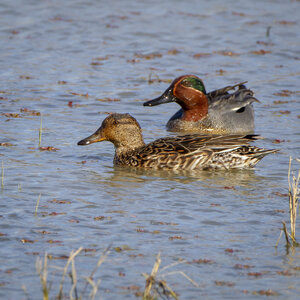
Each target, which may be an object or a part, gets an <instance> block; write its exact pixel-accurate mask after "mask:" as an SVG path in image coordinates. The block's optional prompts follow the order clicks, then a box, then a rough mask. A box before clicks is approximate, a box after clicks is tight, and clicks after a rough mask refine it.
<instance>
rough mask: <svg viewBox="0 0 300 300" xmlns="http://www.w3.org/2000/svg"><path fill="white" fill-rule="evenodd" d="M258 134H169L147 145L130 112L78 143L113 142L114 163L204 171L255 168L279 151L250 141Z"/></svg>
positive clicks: (106, 121)
mask: <svg viewBox="0 0 300 300" xmlns="http://www.w3.org/2000/svg"><path fill="white" fill-rule="evenodd" d="M256 137H257V136H255V135H246V136H243V135H235V136H234V135H231V136H213V135H183V136H178V137H165V138H160V139H158V140H155V141H154V142H151V143H150V144H148V145H145V143H144V140H143V136H142V130H141V127H140V125H139V123H138V122H137V121H136V119H135V118H133V117H132V116H131V115H129V114H116V113H115V114H111V115H109V116H108V117H106V118H105V119H104V121H103V122H102V125H101V127H100V128H99V129H98V130H97V131H96V132H95V133H94V134H92V135H91V136H89V137H87V138H85V139H83V140H81V141H80V142H78V145H89V144H92V143H96V142H101V141H110V142H112V143H113V144H114V146H115V150H116V152H115V157H114V164H115V165H116V166H132V167H138V168H152V169H165V170H170V169H171V170H177V169H184V170H203V169H231V168H248V167H253V166H254V165H255V164H256V163H258V162H259V161H260V160H261V159H262V158H263V157H264V156H265V155H267V154H269V153H272V152H276V151H277V150H266V149H260V148H258V147H255V146H250V145H249V144H248V143H249V142H251V141H253V140H255V139H256Z"/></svg>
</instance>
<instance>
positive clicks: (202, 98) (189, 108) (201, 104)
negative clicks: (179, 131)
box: [181, 94, 208, 122]
mask: <svg viewBox="0 0 300 300" xmlns="http://www.w3.org/2000/svg"><path fill="white" fill-rule="evenodd" d="M195 97H197V99H195V101H189V102H188V103H187V102H186V103H183V104H182V105H181V107H182V109H183V115H182V118H181V119H182V120H183V121H188V122H197V121H199V120H202V119H204V118H205V117H206V116H207V114H208V100H207V97H206V95H204V94H198V95H195Z"/></svg>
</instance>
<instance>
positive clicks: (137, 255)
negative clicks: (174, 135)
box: [0, 0, 300, 299]
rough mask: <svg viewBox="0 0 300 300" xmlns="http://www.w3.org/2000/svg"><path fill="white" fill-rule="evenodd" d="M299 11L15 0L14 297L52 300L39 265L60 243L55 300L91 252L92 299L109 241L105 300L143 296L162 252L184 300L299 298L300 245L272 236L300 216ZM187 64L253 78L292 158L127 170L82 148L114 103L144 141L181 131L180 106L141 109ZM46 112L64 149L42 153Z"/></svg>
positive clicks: (8, 277)
mask: <svg viewBox="0 0 300 300" xmlns="http://www.w3.org/2000/svg"><path fill="white" fill-rule="evenodd" d="M298 11H299V1H270V0H265V1H247V2H246V1H240V2H238V3H236V2H235V1H226V2H224V1H210V2H209V3H208V2H206V1H188V2H187V1H170V0H168V1H164V2H163V3H161V1H156V0H153V1H129V0H127V1H122V2H121V1H109V2H108V1H63V2H62V1H56V0H53V1H42V2H41V1H34V0H32V1H26V2H25V1H13V2H12V1H2V2H1V4H0V26H1V27H0V28H1V30H0V39H1V45H0V64H1V75H0V76H1V77H0V78H1V88H0V92H1V94H0V97H1V98H0V104H1V115H0V119H1V126H0V132H1V140H0V142H1V143H3V142H7V143H11V144H12V145H11V146H1V147H0V151H1V152H0V159H1V161H2V162H3V167H4V188H3V189H2V191H1V201H0V206H1V211H0V233H1V236H0V241H1V247H0V297H1V298H2V299H26V298H28V299H41V298H42V291H41V283H40V280H39V277H38V275H37V274H36V270H35V262H36V259H37V257H41V258H43V257H44V254H45V253H48V255H50V258H52V259H49V260H48V282H52V287H51V292H50V295H51V299H54V297H55V295H57V293H58V287H59V283H60V281H61V276H62V272H63V271H62V269H57V267H60V268H63V267H64V266H65V264H66V262H67V260H66V259H65V256H68V255H69V254H70V252H71V251H72V250H76V249H78V248H79V247H83V248H84V249H85V251H83V252H81V254H79V255H78V256H77V257H76V270H77V276H78V291H79V294H80V293H81V292H82V290H83V288H84V285H85V280H84V276H89V275H90V274H91V272H92V270H93V269H94V267H95V266H96V264H97V261H98V259H99V257H100V256H101V254H102V253H103V251H104V250H105V249H106V248H107V247H110V253H109V254H108V256H107V258H106V260H105V261H104V263H103V264H102V265H101V266H100V268H99V269H98V270H97V272H96V275H95V276H94V279H95V281H97V280H98V279H101V283H100V285H99V291H98V293H97V297H98V298H99V297H100V299H135V298H136V296H135V293H136V292H139V291H140V292H142V291H143V289H144V286H145V279H144V277H143V276H142V275H141V274H142V273H148V274H149V273H150V272H151V270H152V267H153V264H154V262H155V258H156V256H157V254H158V253H159V252H160V253H161V259H162V263H161V266H160V271H159V274H160V275H161V276H162V275H166V276H165V277H160V278H164V279H165V280H166V281H167V283H168V284H169V285H170V286H171V287H172V288H173V289H174V290H175V292H176V293H178V295H179V298H180V299H199V298H204V299H241V298H243V299H251V298H253V297H256V296H255V295H257V294H259V293H262V294H263V293H264V292H266V291H268V290H270V291H269V292H270V293H271V294H272V293H274V294H276V295H278V296H277V297H276V298H279V299H297V298H298V295H299V292H300V289H299V276H300V273H299V268H298V267H299V266H300V252H299V249H294V250H289V251H287V249H286V248H285V242H284V239H283V238H282V239H281V241H280V243H279V246H278V248H277V249H276V248H275V247H274V246H275V244H276V241H277V238H278V236H279V233H280V228H281V227H282V224H281V222H282V221H286V222H288V221H289V211H288V199H287V197H286V196H284V194H286V193H287V191H288V183H287V173H288V160H289V157H290V156H292V157H294V158H297V157H298V158H299V157H300V151H299V150H300V146H299V145H300V134H299V128H300V127H299V125H300V118H299V114H300V113H299V111H300V110H299V107H300V105H299V58H300V53H299V49H300V45H299V30H298V28H299V22H300V20H299V13H298ZM268 26H271V29H270V32H269V36H267V28H268ZM174 49H176V50H177V51H174ZM261 49H262V50H263V51H267V52H253V51H260V50H261ZM153 53H155V54H159V56H158V57H155V58H152V59H146V57H143V56H142V57H141V55H148V54H153ZM199 53H200V54H208V55H204V56H203V55H202V56H201V55H200V58H197V57H194V56H195V54H199ZM230 54H231V55H230ZM196 56H197V55H196ZM198 56H199V55H198ZM150 58H151V56H150ZM186 73H191V74H196V75H198V76H199V77H201V78H202V79H203V80H204V82H205V83H206V88H207V90H213V89H216V88H220V87H223V86H226V85H229V84H233V83H237V82H241V81H245V80H248V87H249V88H251V89H253V90H254V91H255V93H256V97H257V98H258V99H260V101H261V103H260V104H257V103H255V114H256V132H257V133H259V134H261V135H263V136H264V137H266V139H265V140H263V141H259V142H257V143H256V144H257V145H259V146H261V147H266V148H278V149H280V153H279V154H276V155H269V156H267V157H265V158H264V160H263V161H262V162H261V163H260V164H259V165H257V167H256V168H255V169H254V170H244V171H230V172H199V173H172V172H152V171H151V172H149V171H135V170H128V169H122V168H121V169H119V168H114V167H113V164H112V159H113V147H112V144H109V143H101V144H94V145H91V146H87V147H78V146H77V145H76V144H77V142H78V141H79V140H80V139H82V138H84V137H86V136H88V135H89V134H91V133H92V132H94V130H95V129H97V128H98V126H99V125H100V123H101V121H102V120H103V119H104V117H105V116H106V115H105V113H106V112H122V113H125V112H129V113H131V114H132V115H133V116H134V117H136V118H137V119H138V121H139V122H140V124H141V126H142V128H144V130H143V133H144V136H145V140H146V142H149V141H151V140H153V139H155V138H158V137H161V136H166V135H169V134H170V133H168V132H167V131H166V130H165V124H166V122H167V120H168V119H169V118H170V116H171V115H173V113H174V112H175V111H177V109H178V107H177V106H176V104H168V105H162V106H159V107H153V108H147V107H143V106H142V103H143V102H144V101H145V100H148V99H151V98H154V97H156V96H158V95H160V94H161V93H162V92H163V91H164V90H165V89H166V87H167V86H168V83H166V82H160V83H159V82H154V83H153V84H149V83H148V78H149V76H151V78H153V79H156V78H157V76H158V77H159V78H161V79H170V80H172V79H174V78H175V77H176V76H179V75H182V74H186ZM284 90H286V91H284ZM283 91H284V92H283ZM112 99H116V101H111V100H112ZM274 101H279V102H274ZM24 108H26V109H28V110H29V112H28V111H27V112H26V111H25V112H21V111H20V110H21V109H24ZM32 110H34V111H37V112H40V113H41V114H42V127H43V131H42V140H41V146H42V147H48V146H51V147H55V148H57V149H58V150H57V151H40V150H39V149H38V143H39V137H38V132H39V128H40V121H41V120H40V119H41V117H40V116H36V115H34V113H33V112H32ZM12 113H13V114H18V116H17V117H16V116H13V115H10V114H12ZM276 140H277V141H279V143H275V144H274V142H276ZM298 169H299V164H298V163H297V162H295V161H294V162H293V170H295V171H296V170H298ZM39 195H41V196H40V202H39V205H38V208H37V216H35V209H36V204H37V200H38V198H39ZM299 232H300V228H299V222H298V224H297V228H296V235H297V236H298V239H299ZM59 258H60V259H59ZM178 261H180V262H181V263H180V264H176V265H174V266H171V264H172V263H175V262H178ZM166 266H170V267H169V268H167V269H165V270H164V269H163V268H164V267H166ZM179 271H181V272H184V274H186V275H187V276H188V277H189V278H191V279H192V280H194V281H195V283H197V285H198V286H197V287H196V286H194V285H193V284H192V283H191V282H190V281H188V280H187V279H186V278H185V277H183V276H182V273H181V274H180V273H179ZM174 272H175V273H174ZM176 272H177V273H176ZM167 273H172V274H168V275H167ZM22 286H23V288H22ZM24 287H25V289H26V291H27V292H24V290H23V289H24ZM69 290H70V279H69V278H68V276H67V277H66V279H65V287H64V292H65V293H66V295H67V294H68V292H69ZM89 291H90V290H89ZM89 291H88V292H89ZM26 293H27V294H26ZM26 295H27V296H26ZM28 295H29V296H28ZM85 297H86V298H87V297H88V293H86V295H85ZM97 297H96V298H97Z"/></svg>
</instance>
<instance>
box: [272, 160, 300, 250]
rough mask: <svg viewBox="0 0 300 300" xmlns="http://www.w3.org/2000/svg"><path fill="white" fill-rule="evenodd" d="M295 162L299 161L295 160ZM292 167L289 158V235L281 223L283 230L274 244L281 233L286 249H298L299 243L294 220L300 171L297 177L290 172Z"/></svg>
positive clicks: (295, 218)
mask: <svg viewBox="0 0 300 300" xmlns="http://www.w3.org/2000/svg"><path fill="white" fill-rule="evenodd" d="M297 161H299V160H298V159H297ZM291 166H292V158H291V157H290V161H289V171H288V184H289V212H290V225H291V233H289V232H288V231H287V227H286V224H285V222H282V224H283V228H282V231H281V233H280V236H279V238H278V241H277V243H276V246H277V245H278V242H279V240H280V238H281V235H282V232H283V233H284V235H285V240H286V245H287V246H288V247H290V246H292V247H299V246H300V243H298V242H297V241H296V220H297V210H298V198H299V192H300V191H299V187H298V186H299V181H300V170H299V171H298V175H297V176H295V175H294V173H293V172H292V171H291Z"/></svg>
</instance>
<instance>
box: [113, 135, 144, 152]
mask: <svg viewBox="0 0 300 300" xmlns="http://www.w3.org/2000/svg"><path fill="white" fill-rule="evenodd" d="M114 145H115V148H116V155H117V156H119V155H126V154H127V153H132V152H133V151H135V150H137V149H138V148H141V147H143V146H145V143H144V139H143V137H142V136H140V135H130V133H128V135H127V138H126V140H125V141H119V142H118V143H114Z"/></svg>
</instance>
